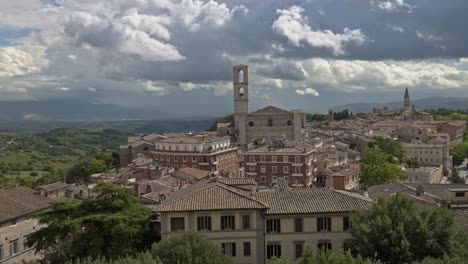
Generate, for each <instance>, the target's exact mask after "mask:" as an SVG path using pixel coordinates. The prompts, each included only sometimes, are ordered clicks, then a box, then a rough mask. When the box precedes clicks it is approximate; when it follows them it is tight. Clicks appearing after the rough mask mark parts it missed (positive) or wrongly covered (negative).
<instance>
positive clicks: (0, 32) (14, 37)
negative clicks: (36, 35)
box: [0, 27, 37, 46]
mask: <svg viewBox="0 0 468 264" xmlns="http://www.w3.org/2000/svg"><path fill="white" fill-rule="evenodd" d="M36 30H37V29H34V28H12V27H0V46H11V45H15V44H17V42H18V40H19V39H22V38H24V37H27V36H29V35H30V34H31V33H32V32H34V31H36Z"/></svg>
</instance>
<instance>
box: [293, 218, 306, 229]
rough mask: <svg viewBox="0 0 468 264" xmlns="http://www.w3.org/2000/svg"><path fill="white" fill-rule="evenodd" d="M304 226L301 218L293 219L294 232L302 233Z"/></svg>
mask: <svg viewBox="0 0 468 264" xmlns="http://www.w3.org/2000/svg"><path fill="white" fill-rule="evenodd" d="M303 226H304V219H303V218H296V219H294V232H302V230H303Z"/></svg>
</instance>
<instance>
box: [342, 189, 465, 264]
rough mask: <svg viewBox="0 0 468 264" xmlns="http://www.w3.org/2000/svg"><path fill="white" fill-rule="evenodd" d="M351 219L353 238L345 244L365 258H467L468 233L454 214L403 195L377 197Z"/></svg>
mask: <svg viewBox="0 0 468 264" xmlns="http://www.w3.org/2000/svg"><path fill="white" fill-rule="evenodd" d="M351 221H352V223H353V228H352V229H351V236H352V237H351V238H350V239H349V240H347V241H346V245H347V247H348V248H349V249H350V250H351V251H352V252H353V254H359V255H361V256H363V257H365V258H370V259H373V260H379V261H382V262H383V263H390V264H400V263H411V262H414V261H416V262H420V261H422V260H423V259H425V258H427V257H430V258H435V259H441V258H444V257H447V258H457V257H458V258H462V259H467V258H468V252H467V251H466V248H467V247H468V233H467V230H466V229H462V228H461V227H459V226H458V225H457V224H456V223H455V219H454V213H453V212H452V211H450V210H449V209H444V208H436V207H426V206H417V205H416V204H415V200H414V199H412V198H410V197H407V196H405V195H404V194H396V195H394V196H393V197H392V198H379V199H378V200H377V202H376V203H375V204H373V205H372V206H371V207H370V208H369V209H368V210H362V211H357V212H355V213H353V214H352V215H351ZM428 263H431V262H428Z"/></svg>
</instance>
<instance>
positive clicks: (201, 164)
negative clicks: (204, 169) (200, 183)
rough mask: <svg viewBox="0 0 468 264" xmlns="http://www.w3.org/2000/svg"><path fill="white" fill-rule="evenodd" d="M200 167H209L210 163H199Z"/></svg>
mask: <svg viewBox="0 0 468 264" xmlns="http://www.w3.org/2000/svg"><path fill="white" fill-rule="evenodd" d="M198 165H200V166H207V165H210V163H209V162H199V163H198Z"/></svg>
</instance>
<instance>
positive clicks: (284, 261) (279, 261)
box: [266, 257, 290, 264]
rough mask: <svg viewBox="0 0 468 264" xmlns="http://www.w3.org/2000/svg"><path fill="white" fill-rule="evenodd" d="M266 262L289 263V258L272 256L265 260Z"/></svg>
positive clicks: (273, 263)
mask: <svg viewBox="0 0 468 264" xmlns="http://www.w3.org/2000/svg"><path fill="white" fill-rule="evenodd" d="M266 263H267V264H289V263H290V262H289V260H288V259H287V258H277V257H274V258H271V259H269V260H267V262H266Z"/></svg>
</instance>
